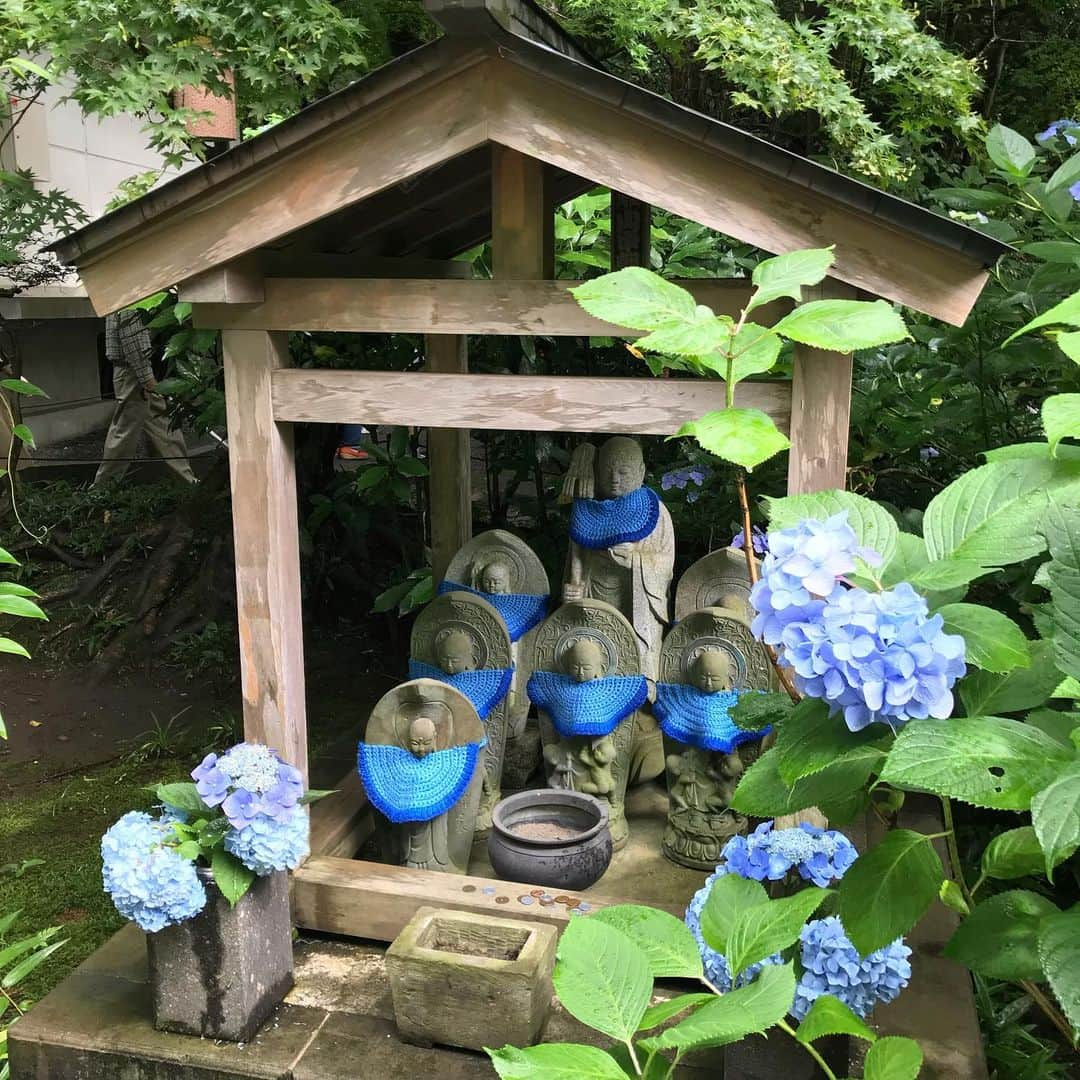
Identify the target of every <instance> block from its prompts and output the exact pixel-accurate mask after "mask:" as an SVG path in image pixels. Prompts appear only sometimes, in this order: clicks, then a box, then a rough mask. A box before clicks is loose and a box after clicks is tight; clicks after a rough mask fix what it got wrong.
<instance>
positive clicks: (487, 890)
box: [480, 885, 495, 896]
mask: <svg viewBox="0 0 1080 1080" xmlns="http://www.w3.org/2000/svg"><path fill="white" fill-rule="evenodd" d="M480 891H481V892H482V893H483V894H484V895H485V896H494V895H495V886H494V885H485V886H484V888H482V889H481V890H480Z"/></svg>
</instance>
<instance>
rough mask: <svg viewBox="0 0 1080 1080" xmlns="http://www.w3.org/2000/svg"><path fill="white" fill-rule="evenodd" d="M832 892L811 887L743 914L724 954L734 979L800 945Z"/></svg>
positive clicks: (757, 906) (737, 917)
mask: <svg viewBox="0 0 1080 1080" xmlns="http://www.w3.org/2000/svg"><path fill="white" fill-rule="evenodd" d="M725 876H730V875H725ZM830 892H831V890H829V889H819V888H817V887H816V886H808V887H807V888H805V889H801V890H800V891H799V892H797V893H795V894H794V895H793V896H785V897H783V898H781V899H779V900H769V901H767V902H766V903H764V904H755V905H754V906H753V907H749V908H746V909H745V910H743V911H741V912H739V914H738V915H736V917H735V920H734V922H733V924H732V927H731V931H730V933H729V934H728V941H727V948H726V949H725V950H724V956H725V957H726V958H727V962H728V967H729V968H730V969H731V974H732V977H733V978H734V977H736V976H738V975H740V974H742V972H744V971H745V970H746V969H747V968H748V967H749V966H750V965H751V964H756V963H757V962H758V961H759V960H764V959H765V957H766V956H771V955H772V954H773V953H775V952H780V951H782V950H783V949H786V948H788V946H790V945H793V944H794V943H795V942H796V941H798V940H799V934H800V932H801V931H802V928H803V925H804V924H805V923H806V920H807V919H809V918H810V916H811V915H813V914H814V912H815V911H817V909H818V908H819V907H821V905H822V903H824V901H825V897H826V896H828V895H829V894H830Z"/></svg>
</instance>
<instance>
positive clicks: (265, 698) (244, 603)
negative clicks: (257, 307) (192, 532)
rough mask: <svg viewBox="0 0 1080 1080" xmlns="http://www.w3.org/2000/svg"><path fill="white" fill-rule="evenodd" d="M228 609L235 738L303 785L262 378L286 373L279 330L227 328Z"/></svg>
mask: <svg viewBox="0 0 1080 1080" xmlns="http://www.w3.org/2000/svg"><path fill="white" fill-rule="evenodd" d="M221 344H222V351H223V354H224V360H225V405H226V411H227V414H228V419H229V471H230V474H231V477H232V508H233V537H234V541H235V548H236V607H237V622H238V629H239V636H240V679H241V688H242V692H243V701H244V738H245V739H249V740H251V741H253V742H263V743H266V744H267V745H269V746H272V747H273V748H274V749H275V750H277V751H278V753H279V754H281V756H282V757H283V758H284V759H285V760H286V761H288V762H289V763H290V764H293V765H295V766H296V767H297V768H298V769H300V770H301V771H302V772H303V773H304V776H305V779H306V777H307V766H308V760H307V717H306V713H305V707H304V628H303V623H302V620H301V611H300V546H299V532H298V529H297V512H296V465H295V461H294V458H293V433H292V426H291V425H290V424H286V423H281V424H278V423H275V422H274V419H273V407H272V402H271V394H270V376H271V373H272V372H273V371H274V370H275V369H277V368H282V367H288V366H289V336H288V334H287V333H284V332H282V331H274V332H269V331H265V330H226V331H223V333H222V335H221Z"/></svg>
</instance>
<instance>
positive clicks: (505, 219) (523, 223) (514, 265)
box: [491, 143, 555, 281]
mask: <svg viewBox="0 0 1080 1080" xmlns="http://www.w3.org/2000/svg"><path fill="white" fill-rule="evenodd" d="M554 228H555V221H554V218H553V216H552V214H551V213H550V207H549V206H548V200H547V198H546V197H545V195H544V163H543V162H542V161H539V160H537V159H536V158H534V157H529V156H528V155H527V154H521V153H519V152H518V151H517V150H511V149H510V148H509V147H506V146H501V145H500V144H499V143H493V144H492V146H491V260H492V270H493V274H494V276H495V277H497V278H502V279H506V280H510V281H529V280H535V279H539V278H544V277H550V276H554V275H553V274H552V273H551V271H550V268H549V267H546V266H545V265H544V263H545V256H546V255H547V253H548V252H553V250H554V249H553V248H552V246H551V245H550V244H548V243H547V242H546V241H545V237H546V235H547V233H548V232H551V231H552V230H554Z"/></svg>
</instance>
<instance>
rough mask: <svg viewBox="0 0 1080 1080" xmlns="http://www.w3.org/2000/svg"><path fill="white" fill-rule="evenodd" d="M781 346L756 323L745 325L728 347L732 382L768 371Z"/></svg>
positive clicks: (721, 369) (778, 340) (770, 332)
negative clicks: (731, 355)
mask: <svg viewBox="0 0 1080 1080" xmlns="http://www.w3.org/2000/svg"><path fill="white" fill-rule="evenodd" d="M638 344H641V343H640V342H638ZM782 345H783V342H782V341H781V340H780V338H778V337H777V336H776V334H774V333H773V332H772V331H771V330H767V329H766V328H765V327H764V326H758V325H757V324H756V323H746V324H745V325H744V326H743V328H742V329H741V330H740V331H739V332H738V334H737V335H736V336H735V340H734V341H733V342H732V343H731V346H730V347H731V352H732V354H733V357H734V359H733V362H732V372H731V374H732V382H736V383H738V382H741V381H742V380H743V379H748V378H749V377H750V376H751V375H760V374H761V373H762V372H763V371H770V370H771V369H772V366H773V365H774V364H775V363H776V358H777V357H778V356H779V355H780V349H781V347H782ZM720 374H721V375H724V374H725V369H724V368H723V367H721V368H720Z"/></svg>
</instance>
